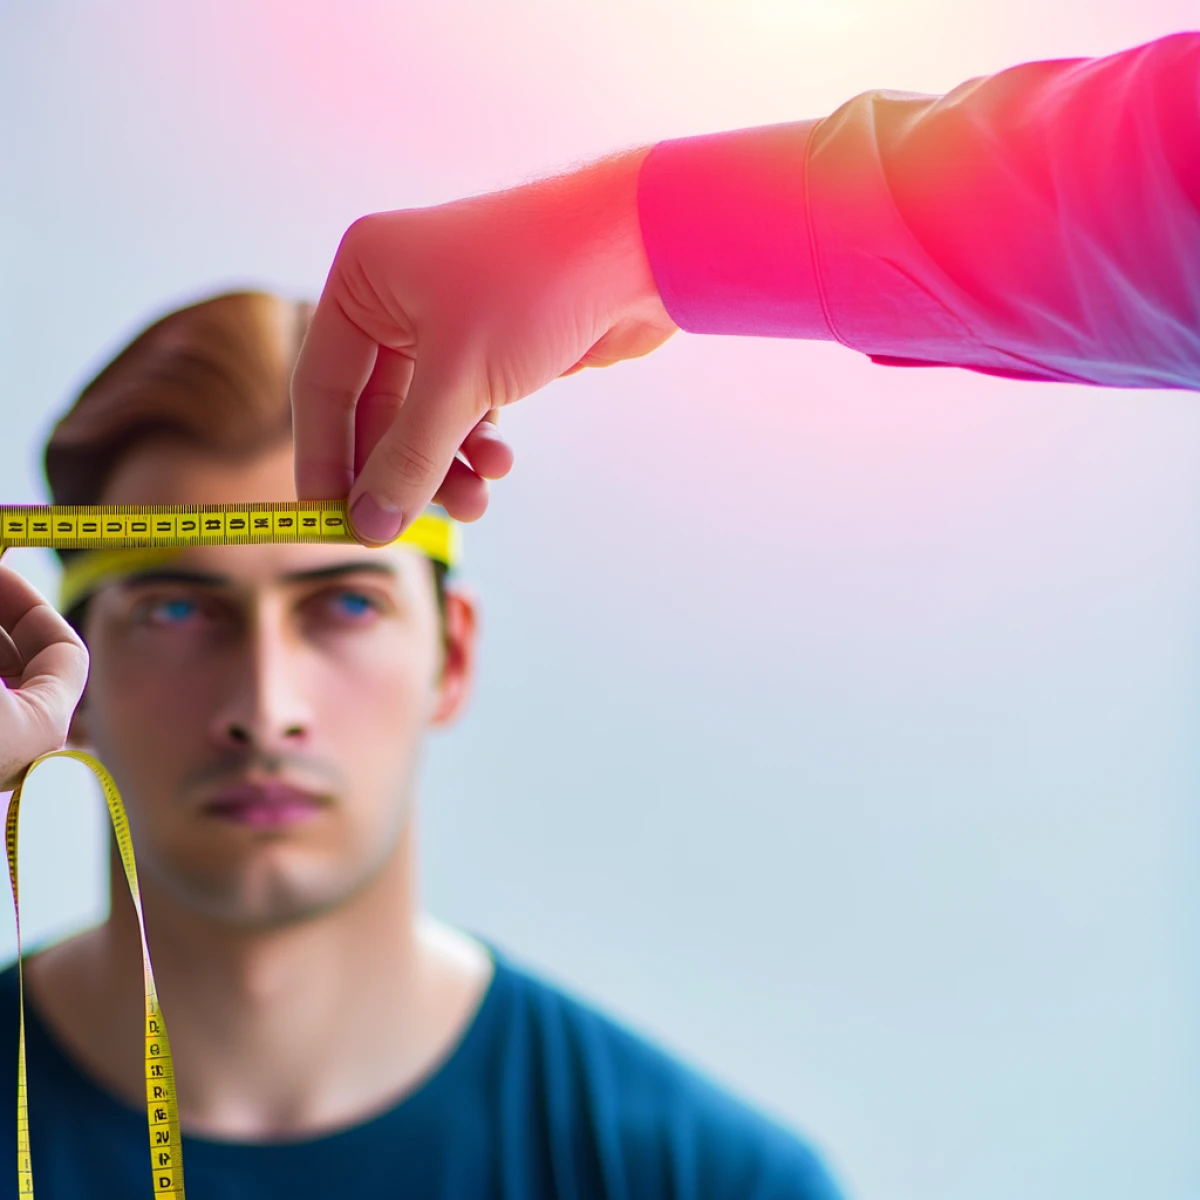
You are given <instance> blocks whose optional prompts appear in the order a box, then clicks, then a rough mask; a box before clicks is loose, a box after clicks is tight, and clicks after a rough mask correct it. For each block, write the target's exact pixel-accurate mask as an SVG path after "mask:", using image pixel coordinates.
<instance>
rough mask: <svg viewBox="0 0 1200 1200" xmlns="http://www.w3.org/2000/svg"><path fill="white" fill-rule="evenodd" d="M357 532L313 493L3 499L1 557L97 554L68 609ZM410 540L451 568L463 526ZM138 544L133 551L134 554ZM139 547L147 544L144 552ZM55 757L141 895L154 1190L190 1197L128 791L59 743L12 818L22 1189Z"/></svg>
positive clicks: (74, 574) (14, 805) (72, 578)
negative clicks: (264, 548) (26, 951)
mask: <svg viewBox="0 0 1200 1200" xmlns="http://www.w3.org/2000/svg"><path fill="white" fill-rule="evenodd" d="M354 541H355V538H354V535H353V534H352V533H351V532H350V525H349V521H348V519H347V515H346V505H345V502H344V501H335V500H310V501H291V502H279V503H264V504H203V505H87V506H83V505H80V506H75V505H28V504H0V555H3V553H4V551H5V550H6V549H8V548H9V547H13V548H17V547H23V546H36V547H45V548H50V549H55V550H81V551H88V552H90V553H86V554H81V555H79V556H78V557H76V558H72V559H71V560H70V561H69V562H68V563H67V565H66V567H65V569H64V572H63V589H62V592H63V594H62V602H61V604H60V607H61V608H62V610H63V611H64V612H66V611H70V609H71V608H73V607H74V606H75V604H77V603H79V601H80V600H82V599H84V598H86V597H87V595H89V594H90V592H91V591H92V590H94V589H95V588H96V587H97V586H100V585H101V584H102V583H103V582H104V581H105V580H106V579H108V578H110V577H112V576H119V575H121V574H122V573H123V572H122V570H121V560H122V559H128V560H129V561H130V562H135V561H145V556H146V555H150V556H153V555H154V554H155V553H156V552H161V553H169V552H170V551H173V550H181V549H187V548H188V547H190V546H236V545H268V544H272V543H318V544H319V543H334V544H337V543H353V542H354ZM394 544H396V545H404V546H408V547H409V548H411V549H413V550H416V551H418V552H419V553H422V554H424V555H425V556H426V557H428V558H432V559H434V560H435V561H437V562H440V563H443V564H444V565H445V566H447V567H450V566H453V565H454V564H455V562H456V561H457V559H458V553H459V531H458V526H457V525H455V523H454V522H453V521H451V520H450V518H449V517H447V516H445V515H444V514H442V513H440V512H439V511H438V510H429V511H428V512H425V513H423V514H422V515H421V516H420V517H418V518H417V519H416V520H415V521H414V522H413V523H412V524H411V525H410V526H409V527H408V529H406V530H405V531H404V533H403V534H402V535H401V536H400V537H399V538H398V539H397V541H396V543H394ZM131 551H132V552H134V553H132V554H130V553H129V552H131ZM137 552H141V555H139V554H138V553H137ZM51 758H71V759H75V760H76V761H77V762H81V763H83V764H84V765H85V766H87V767H89V768H90V769H91V770H92V771H93V773H94V774H95V775H96V778H97V779H98V780H99V781H100V786H101V789H102V790H103V792H104V799H105V801H106V803H107V805H108V815H109V820H110V821H111V823H112V828H113V834H114V836H115V837H116V841H117V849H118V851H119V852H120V855H121V863H122V865H123V867H124V869H125V880H126V883H127V884H128V885H129V893H130V895H131V896H132V897H133V906H134V909H135V910H136V912H137V920H138V928H139V930H140V931H141V939H142V964H143V976H144V982H145V1001H146V1052H145V1067H146V1120H147V1124H148V1126H149V1131H150V1167H151V1172H152V1177H153V1181H154V1182H153V1194H154V1195H155V1196H156V1197H172V1198H174V1200H184V1193H183V1146H182V1137H181V1134H180V1128H179V1106H178V1102H177V1100H176V1094H175V1072H174V1069H173V1067H172V1063H171V1047H170V1043H169V1042H168V1040H167V1028H166V1023H165V1022H164V1020H163V1016H162V1011H161V1009H160V1008H159V1003H158V992H157V989H156V987H155V984H154V971H153V968H152V967H151V965H150V951H149V949H148V947H147V943H146V928H145V921H144V918H143V916H142V900H141V893H140V891H139V889H138V881H137V867H136V865H135V862H134V855H133V841H132V839H131V837H130V834H129V822H128V820H127V818H126V815H125V806H124V804H122V802H121V794H120V792H119V791H118V790H117V785H116V783H115V782H114V781H113V778H112V776H111V775H110V774H109V773H108V771H106V770H105V768H104V766H103V765H102V764H101V763H100V762H98V761H97V760H96V759H95V758H93V757H92V756H91V755H89V754H84V753H83V752H82V751H77V750H57V751H54V752H53V753H51V754H46V755H43V756H42V757H41V758H39V759H38V760H37V761H36V762H34V763H33V764H32V765H30V766H29V767H28V768H27V769H26V771H25V773H24V774H23V775H22V777H21V779H20V780H19V781H18V783H17V786H16V789H15V790H14V792H13V794H12V799H11V800H10V801H9V806H8V818H7V821H6V825H5V845H6V849H7V851H8V874H9V881H10V882H11V884H12V893H13V907H14V910H15V913H16V929H17V979H18V983H19V989H18V990H19V1011H20V1042H19V1047H18V1054H17V1190H18V1194H19V1195H20V1196H22V1197H23V1198H24V1197H29V1198H30V1200H32V1196H33V1167H32V1163H31V1160H30V1152H29V1106H28V1095H27V1091H26V1081H25V986H24V974H23V965H22V962H21V904H20V898H19V892H18V889H17V829H18V820H19V815H20V805H21V795H22V791H23V789H24V787H25V783H26V781H27V780H28V778H29V775H30V773H31V772H32V771H33V770H34V769H35V768H36V767H37V766H38V765H39V764H41V763H43V762H45V761H47V760H48V759H51Z"/></svg>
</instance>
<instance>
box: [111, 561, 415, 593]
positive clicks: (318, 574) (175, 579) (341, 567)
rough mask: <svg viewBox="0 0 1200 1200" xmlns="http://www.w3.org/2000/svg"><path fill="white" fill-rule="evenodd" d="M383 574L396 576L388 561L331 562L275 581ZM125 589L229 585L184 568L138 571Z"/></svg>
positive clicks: (226, 579) (226, 580) (227, 581)
mask: <svg viewBox="0 0 1200 1200" xmlns="http://www.w3.org/2000/svg"><path fill="white" fill-rule="evenodd" d="M363 574H367V575H384V576H387V577H388V578H389V579H394V578H395V577H396V574H397V572H396V568H395V566H394V565H393V564H392V563H388V562H365V561H364V562H348V563H334V564H332V565H331V566H328V567H314V568H313V569H312V570H310V571H289V572H288V573H287V574H286V575H281V576H280V578H279V582H281V583H287V584H303V583H324V582H327V581H328V580H331V579H343V578H345V577H346V576H347V575H363ZM122 582H123V584H124V586H126V587H137V586H139V585H141V584H153V583H186V584H191V585H193V586H196V585H199V586H201V587H230V586H232V584H233V580H231V579H230V578H229V577H228V576H227V575H214V574H213V573H211V572H209V571H189V570H187V569H186V568H182V567H174V568H170V569H164V568H159V569H156V570H150V571H138V572H136V573H135V574H132V575H128V576H126V577H125V579H124V580H123V581H122Z"/></svg>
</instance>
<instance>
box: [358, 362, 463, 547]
mask: <svg viewBox="0 0 1200 1200" xmlns="http://www.w3.org/2000/svg"><path fill="white" fill-rule="evenodd" d="M483 411H486V408H485V406H484V405H479V406H478V407H476V403H475V402H474V401H473V399H472V397H471V394H470V389H469V388H468V387H467V386H466V385H465V383H464V382H463V380H462V379H461V376H460V375H459V374H457V373H456V372H455V371H454V370H453V369H450V368H447V367H442V366H441V365H440V364H438V363H436V362H431V361H430V359H429V358H427V357H425V356H423V357H422V359H421V362H420V364H419V365H418V366H417V369H416V371H415V373H414V375H413V380H412V385H411V386H410V387H409V389H408V395H407V397H406V398H405V401H404V404H403V406H402V407H401V409H400V411H399V413H397V414H396V419H395V420H394V421H393V422H392V424H391V426H390V427H389V428H388V429H387V431H386V432H385V433H384V434H383V436H382V437H381V438H380V439H379V441H378V443H377V444H376V445H375V447H374V449H373V450H372V451H371V453H370V455H369V456H368V458H367V461H366V462H365V463H364V464H363V469H362V471H361V472H360V473H359V476H358V478H357V479H356V480H355V482H354V487H353V488H352V489H351V492H350V520H351V524H352V525H353V527H354V532H355V534H356V535H357V536H358V538H359V539H360V540H361V541H363V542H365V543H367V544H368V545H381V544H384V543H386V542H390V541H392V540H393V539H394V538H396V537H397V536H398V535H399V533H400V532H401V530H403V529H404V528H406V527H407V526H408V524H409V523H410V522H411V521H412V520H413V519H414V518H415V517H417V516H419V515H420V514H421V513H422V512H423V511H424V509H425V506H426V505H427V504H428V503H429V501H430V500H431V499H432V498H433V494H434V492H436V491H437V490H438V489H439V488H440V487H441V485H442V481H443V480H444V479H445V478H446V473H447V472H448V471H449V470H450V464H451V463H452V462H453V461H454V456H455V454H456V453H457V452H458V448H459V446H461V445H462V443H463V441H464V440H465V439H466V436H467V434H468V433H470V431H471V430H472V429H473V428H474V427H475V425H476V423H477V422H478V421H479V419H480V418H481V416H482V415H483Z"/></svg>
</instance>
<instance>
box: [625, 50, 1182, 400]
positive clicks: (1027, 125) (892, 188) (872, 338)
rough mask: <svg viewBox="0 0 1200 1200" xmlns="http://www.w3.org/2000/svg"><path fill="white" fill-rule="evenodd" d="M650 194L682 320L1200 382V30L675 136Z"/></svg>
mask: <svg viewBox="0 0 1200 1200" xmlns="http://www.w3.org/2000/svg"><path fill="white" fill-rule="evenodd" d="M639 204H640V216H641V225H642V232H643V237H644V239H645V242H646V247H647V251H648V254H649V258H650V262H651V266H652V268H653V270H654V274H655V278H656V280H657V282H658V286H659V289H660V291H661V293H662V297H663V300H664V302H665V304H666V307H667V310H668V312H670V314H671V316H672V317H673V318H674V320H675V321H676V322H677V323H678V324H679V325H680V326H682V327H683V328H684V329H690V330H693V331H696V332H712V333H742V334H761V335H770V336H790V337H803V338H818V339H826V340H837V341H840V342H843V343H844V344H846V345H848V346H850V347H852V348H854V349H857V350H860V351H862V352H864V353H866V354H869V355H870V356H871V357H873V358H875V359H876V360H877V361H882V362H891V363H911V364H932V365H953V366H961V367H969V368H972V369H975V370H981V371H988V372H993V373H999V374H1005V375H1015V376H1019V377H1027V378H1037V379H1058V380H1077V381H1083V382H1090V383H1098V384H1105V385H1110V386H1127V387H1130V386H1131V387H1186V388H1200V36H1194V35H1187V36H1185V35H1180V36H1178V37H1174V38H1169V39H1164V40H1163V41H1160V42H1157V43H1153V44H1152V45H1150V46H1146V47H1142V48H1140V49H1137V50H1131V51H1127V52H1125V53H1123V54H1119V55H1114V56H1112V57H1110V58H1106V59H1097V60H1079V61H1073V62H1052V63H1033V64H1028V65H1025V66H1021V67H1016V68H1013V69H1012V70H1009V71H1005V72H1002V73H1000V74H999V75H995V76H991V77H988V78H986V79H981V80H975V81H972V82H970V83H967V84H964V85H963V86H961V87H959V88H957V89H956V90H955V91H954V92H952V93H950V94H949V95H948V96H945V97H940V98H939V97H926V96H910V95H902V94H897V93H886V92H873V93H868V94H866V95H863V96H859V97H857V98H855V99H854V100H852V101H850V102H849V103H848V104H846V105H844V106H843V107H842V108H841V109H839V110H838V111H837V112H836V113H834V114H833V115H832V116H830V117H828V118H826V119H825V120H823V121H818V122H802V123H796V124H793V125H787V126H775V127H771V128H765V129H756V130H744V131H740V132H736V133H731V134H721V135H716V136H714V137H708V138H695V139H686V140H683V141H679V142H670V143H664V144H662V145H660V146H658V147H656V148H655V150H654V151H653V152H652V153H651V154H650V155H649V156H648V158H647V159H646V161H645V163H644V165H643V168H642V175H641V187H640V195H639Z"/></svg>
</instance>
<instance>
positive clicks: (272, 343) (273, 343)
mask: <svg viewBox="0 0 1200 1200" xmlns="http://www.w3.org/2000/svg"><path fill="white" fill-rule="evenodd" d="M311 316H312V305H311V304H306V303H302V302H296V301H290V300H284V299H281V298H280V297H279V296H274V295H271V294H270V293H268V292H228V293H226V294H224V295H220V296H213V297H211V298H209V299H207V300H201V301H199V302H198V303H196V304H189V305H187V306H186V307H184V308H179V309H176V310H175V311H174V312H169V313H167V314H166V316H164V317H160V318H159V319H158V320H157V321H155V322H154V323H153V324H152V325H150V326H149V327H148V328H146V329H144V330H143V331H142V332H141V333H139V334H138V335H137V337H135V338H134V339H133V341H131V342H130V343H129V345H128V346H126V347H125V348H124V349H123V350H122V351H121V352H120V353H119V354H117V356H116V357H115V358H114V359H113V360H112V361H111V362H110V363H109V364H108V365H107V366H105V367H104V368H103V369H102V370H101V371H100V373H99V374H98V375H97V376H96V377H95V378H94V379H93V380H92V381H91V382H90V383H88V384H87V385H86V386H85V387H84V388H83V390H82V391H81V392H80V393H79V395H78V396H77V397H76V399H75V401H74V403H73V404H72V405H71V407H70V408H69V409H68V410H67V412H66V413H65V415H64V416H63V417H62V419H61V420H60V421H59V422H58V424H57V425H56V426H55V427H54V430H53V432H52V433H51V434H50V438H49V440H48V441H47V443H46V451H45V456H44V463H45V469H46V480H47V482H48V483H49V485H50V495H51V498H52V499H53V501H54V503H55V504H97V503H99V501H100V497H101V496H102V495H103V494H104V488H105V485H106V484H107V483H108V480H109V478H110V477H111V475H112V473H113V471H114V469H115V468H116V467H117V465H118V464H119V463H120V462H121V460H122V459H123V458H124V457H125V455H127V454H128V453H129V452H130V451H131V450H133V449H134V448H136V447H137V446H138V445H140V444H141V443H142V442H144V441H146V440H147V439H148V438H152V437H159V436H162V435H164V434H165V435H168V436H170V435H174V436H177V437H179V438H181V439H183V440H184V441H186V442H188V443H189V444H191V445H193V446H197V447H200V448H201V449H204V450H208V451H211V452H212V453H213V454H214V455H218V456H221V457H227V458H249V457H253V456H255V455H257V454H261V453H262V452H263V451H266V450H269V449H271V448H272V447H274V446H276V445H278V444H279V443H280V442H282V441H284V440H285V439H287V438H288V437H289V436H290V435H291V429H292V408H291V401H290V398H289V393H288V384H289V381H290V379H291V374H292V368H293V367H294V366H295V362H296V356H297V355H298V354H299V352H300V344H301V342H302V341H303V340H304V333H305V331H306V330H307V328H308V322H309V319H310V318H311ZM72 553H76V552H73V551H65V552H62V553H61V557H63V558H67V557H70V555H71V554H72ZM432 565H433V568H434V586H435V589H436V591H437V599H438V608H439V610H441V611H442V612H443V614H444V611H445V610H444V604H445V593H444V584H445V576H446V569H445V567H443V566H442V565H441V564H440V563H436V562H435V563H433V564H432ZM85 605H86V601H85V602H84V603H82V604H80V605H79V606H78V607H77V608H76V609H75V611H73V612H71V613H68V614H66V616H67V619H68V620H69V621H70V622H71V624H72V625H74V626H75V628H76V629H78V630H82V621H83V615H84V608H85Z"/></svg>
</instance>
